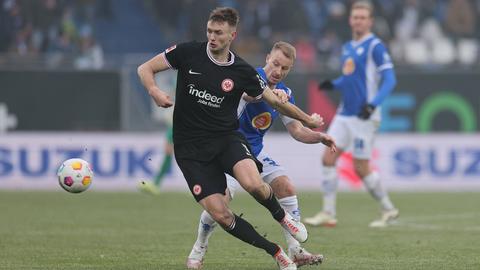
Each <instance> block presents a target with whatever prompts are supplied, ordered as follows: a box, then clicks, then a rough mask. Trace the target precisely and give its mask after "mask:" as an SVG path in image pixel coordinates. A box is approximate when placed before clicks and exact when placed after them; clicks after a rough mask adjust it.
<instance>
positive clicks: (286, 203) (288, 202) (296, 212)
mask: <svg viewBox="0 0 480 270" xmlns="http://www.w3.org/2000/svg"><path fill="white" fill-rule="evenodd" d="M278 202H279V203H280V205H281V206H282V208H283V209H285V211H287V212H288V213H289V214H290V215H292V217H293V218H295V219H296V220H300V209H299V208H298V199H297V196H289V197H285V198H281V199H278ZM283 234H284V235H285V240H287V246H288V248H289V249H290V248H293V247H298V246H300V243H299V242H298V241H297V240H295V238H293V236H292V235H291V234H290V233H289V232H288V231H287V230H285V229H283Z"/></svg>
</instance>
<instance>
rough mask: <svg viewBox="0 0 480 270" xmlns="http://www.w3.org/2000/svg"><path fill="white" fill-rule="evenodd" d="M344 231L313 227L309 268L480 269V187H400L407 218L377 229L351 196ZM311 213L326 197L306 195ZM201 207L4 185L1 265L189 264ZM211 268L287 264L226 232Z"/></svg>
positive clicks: (366, 200)
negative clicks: (313, 256)
mask: <svg viewBox="0 0 480 270" xmlns="http://www.w3.org/2000/svg"><path fill="white" fill-rule="evenodd" d="M338 199H339V201H338V219H339V223H338V225H337V227H336V228H333V229H332V228H309V239H308V241H307V243H305V245H304V246H305V247H306V248H307V249H308V250H310V251H317V252H321V253H323V254H324V255H325V257H326V260H325V262H324V264H322V265H321V266H306V267H305V268H302V269H435V270H437V269H480V256H479V254H480V244H479V242H480V212H479V208H478V207H479V205H480V193H393V194H392V199H393V201H394V202H395V203H396V204H397V206H398V207H399V208H400V210H401V217H400V220H399V223H398V224H397V225H395V226H392V227H389V228H385V229H370V228H368V226H367V225H368V223H369V222H370V221H372V220H373V219H375V218H377V217H378V208H377V205H376V204H375V203H374V202H373V200H372V199H371V198H370V197H369V196H368V195H367V194H366V193H341V194H339V198H338ZM300 203H301V208H302V214H303V215H304V216H310V215H312V214H314V213H315V212H316V211H317V210H318V207H319V203H320V194H318V193H302V194H301V195H300ZM232 208H233V209H234V210H235V212H236V213H237V214H240V213H243V217H244V218H245V219H247V220H248V221H250V222H251V223H252V224H253V225H254V226H256V227H257V228H258V231H259V232H260V233H261V234H266V235H267V238H268V239H271V240H274V241H278V242H281V243H282V246H284V240H283V234H282V232H281V229H280V226H279V225H277V224H275V222H274V221H273V219H272V218H271V217H270V215H269V214H268V212H267V211H266V210H265V209H263V208H262V207H261V206H260V205H257V204H256V202H254V200H253V199H252V198H250V197H249V196H247V195H246V194H245V193H242V194H238V196H237V197H236V198H235V201H234V202H233V204H232ZM200 210H201V209H200V207H199V206H198V205H196V203H194V200H193V198H192V197H191V195H190V194H187V193H162V194H161V195H159V196H156V197H153V196H147V195H143V194H139V193H102V192H94V191H92V190H89V191H87V192H85V193H84V194H68V193H66V192H5V191H3V192H0V269H168V270H170V269H185V259H186V256H187V255H188V253H189V252H190V248H191V245H192V244H193V242H194V239H195V235H196V230H197V224H198V217H199V214H200ZM204 268H205V269H212V270H215V269H238V270H240V269H242V270H243V269H262V270H263V269H277V268H276V266H275V264H274V261H273V260H272V259H271V258H270V257H269V256H268V255H267V254H266V253H265V252H263V251H261V250H258V249H256V248H253V247H250V246H248V245H247V244H245V243H243V242H241V241H239V240H236V239H234V238H233V237H231V236H230V235H228V234H227V233H225V232H224V231H223V230H221V229H218V228H217V231H216V233H215V234H214V235H213V237H212V238H211V239H210V246H209V250H208V252H207V256H206V260H205V265H204Z"/></svg>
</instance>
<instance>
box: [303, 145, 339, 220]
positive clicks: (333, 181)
mask: <svg viewBox="0 0 480 270" xmlns="http://www.w3.org/2000/svg"><path fill="white" fill-rule="evenodd" d="M342 152H343V151H342V150H341V149H339V148H337V152H335V153H332V152H330V151H325V152H324V154H323V158H322V163H323V169H322V176H323V177H322V183H321V185H322V193H323V209H322V211H320V212H318V213H317V214H316V215H314V216H313V217H309V218H305V220H304V221H305V223H306V224H308V225H311V226H327V227H335V226H336V225H337V219H336V215H337V213H336V212H337V210H336V208H337V207H336V204H337V186H338V177H337V169H336V167H335V164H336V162H337V159H338V157H340V155H341V153H342Z"/></svg>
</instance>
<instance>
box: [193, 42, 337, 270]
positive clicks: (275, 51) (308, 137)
mask: <svg viewBox="0 0 480 270" xmlns="http://www.w3.org/2000/svg"><path fill="white" fill-rule="evenodd" d="M295 57H296V52H295V48H294V47H293V46H292V45H290V44H289V43H286V42H277V43H275V45H274V46H273V48H272V50H271V52H270V53H269V54H268V56H267V59H266V65H265V67H264V68H257V72H258V73H259V74H260V76H261V77H262V78H263V79H264V80H265V81H266V82H267V83H268V84H269V87H271V88H272V89H275V91H276V92H277V95H282V94H283V97H284V98H288V99H289V102H291V103H294V99H293V95H292V91H291V90H290V89H289V88H288V87H286V86H285V84H283V83H282V81H283V79H285V77H286V76H287V74H288V73H289V71H290V69H291V68H292V66H293V62H294V60H295ZM285 94H286V95H285ZM249 101H251V100H248V99H244V100H241V101H240V105H239V108H238V113H239V124H240V128H239V130H240V131H241V132H242V133H243V134H244V135H245V137H246V138H247V140H248V142H249V143H250V145H251V148H252V151H253V153H254V155H255V156H256V157H257V159H258V160H259V161H260V162H262V164H263V173H262V174H261V176H262V178H263V181H265V182H266V183H268V184H270V186H271V187H272V189H273V192H274V193H275V196H276V197H277V198H278V202H279V203H280V205H281V206H282V207H283V208H284V209H285V210H286V211H287V212H288V213H290V214H291V215H292V216H293V217H294V218H296V219H298V220H300V210H299V207H298V199H297V196H296V192H295V188H294V186H293V185H292V183H291V182H290V180H289V178H288V177H287V176H286V172H285V170H284V168H283V167H282V166H280V165H279V164H278V163H276V162H275V160H274V159H272V158H271V157H270V156H269V155H268V154H267V153H265V151H263V136H264V135H265V133H266V132H267V131H268V130H269V128H270V127H271V126H272V123H273V121H274V120H275V119H276V118H277V117H280V118H281V119H282V122H283V124H284V125H285V126H286V128H287V130H288V132H289V133H290V135H291V136H292V137H293V138H295V139H296V140H297V141H300V142H303V143H311V144H313V143H323V144H324V145H326V146H328V147H329V148H330V151H332V152H334V151H336V146H335V142H334V140H333V139H332V138H331V137H330V136H328V135H327V134H324V133H321V132H315V131H312V130H311V129H309V128H306V127H304V126H303V125H302V124H301V123H300V122H299V121H297V120H294V119H292V118H289V117H286V116H283V115H280V114H279V113H278V112H277V111H275V110H274V109H272V108H271V107H270V106H269V105H268V104H267V103H265V102H263V101H260V102H249ZM227 184H228V189H227V192H226V194H227V195H226V203H228V201H229V200H231V199H232V198H233V194H234V192H235V189H236V188H237V187H238V183H237V181H236V180H235V179H234V178H232V177H230V176H228V175H227ZM215 226H216V223H215V221H214V220H213V219H212V218H211V217H210V215H209V214H208V213H207V212H206V211H203V213H202V214H201V216H200V223H199V227H198V235H197V240H196V242H195V244H194V246H193V248H192V251H191V252H190V255H189V256H188V259H187V267H188V269H201V267H202V265H203V258H204V256H205V252H206V251H207V245H208V238H209V237H210V235H211V234H212V232H213V229H214V228H215ZM284 234H285V238H286V240H287V245H288V255H289V257H290V258H291V259H292V260H293V261H294V262H295V263H296V264H297V266H302V265H307V264H318V263H321V262H322V259H323V256H322V255H320V254H311V253H309V252H308V251H306V250H305V249H304V248H303V247H301V246H300V243H299V242H298V241H297V240H295V239H294V238H293V237H292V236H291V235H290V234H289V233H288V232H286V231H285V233H284Z"/></svg>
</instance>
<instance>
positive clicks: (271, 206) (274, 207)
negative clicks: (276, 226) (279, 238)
mask: <svg viewBox="0 0 480 270" xmlns="http://www.w3.org/2000/svg"><path fill="white" fill-rule="evenodd" d="M256 200H257V202H259V203H260V204H262V205H263V206H265V207H266V208H267V209H268V211H270V213H271V214H272V216H273V218H274V219H275V220H276V221H278V222H280V221H282V220H283V218H284V217H285V210H283V208H282V207H281V206H280V204H279V203H278V201H277V198H275V196H273V191H272V190H271V189H270V197H269V198H267V199H266V200H259V199H256Z"/></svg>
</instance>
